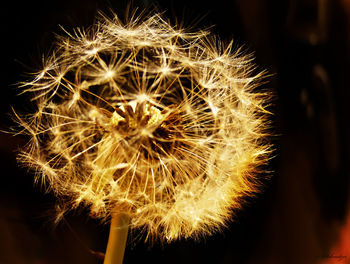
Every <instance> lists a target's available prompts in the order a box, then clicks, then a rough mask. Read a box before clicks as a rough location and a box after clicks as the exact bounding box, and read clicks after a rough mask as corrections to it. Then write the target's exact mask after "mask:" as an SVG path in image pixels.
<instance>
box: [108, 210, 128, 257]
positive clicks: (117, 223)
mask: <svg viewBox="0 0 350 264" xmlns="http://www.w3.org/2000/svg"><path fill="white" fill-rule="evenodd" d="M129 222H130V218H129V216H127V215H125V214H113V215H112V220H111V227H110V231H109V237H108V244H107V250H106V254H105V259H104V262H103V264H122V263H123V257H124V251H125V246H126V239H127V237H128V227H129Z"/></svg>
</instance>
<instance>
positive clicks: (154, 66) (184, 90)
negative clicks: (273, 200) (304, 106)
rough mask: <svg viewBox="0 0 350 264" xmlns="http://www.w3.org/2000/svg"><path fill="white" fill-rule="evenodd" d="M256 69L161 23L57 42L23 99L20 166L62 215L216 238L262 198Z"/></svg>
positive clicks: (235, 54) (261, 104)
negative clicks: (85, 212) (27, 106)
mask: <svg viewBox="0 0 350 264" xmlns="http://www.w3.org/2000/svg"><path fill="white" fill-rule="evenodd" d="M253 72H254V65H253V64H252V63H251V58H250V57H247V56H244V55H242V54H241V52H239V51H233V49H232V43H231V44H230V45H227V46H224V45H222V44H221V43H220V42H219V41H217V40H216V39H215V38H214V37H212V36H211V35H210V33H209V32H205V31H199V32H193V33H191V32H187V31H186V30H183V29H181V28H178V27H172V26H170V24H169V23H167V22H165V21H164V20H163V19H162V17H161V16H160V15H158V14H156V15H153V16H150V17H148V18H147V19H145V20H141V19H140V18H137V19H135V20H131V21H129V22H127V23H126V24H123V23H122V22H120V21H119V20H118V18H117V17H115V18H114V19H112V20H110V19H107V18H105V17H101V18H100V20H99V21H98V22H97V23H96V24H95V26H93V27H92V28H90V29H88V30H86V31H84V30H82V29H79V30H76V31H75V33H74V34H68V36H66V37H60V38H59V40H58V42H57V46H56V48H55V50H54V52H53V53H52V54H51V55H50V56H49V57H48V58H47V59H46V63H45V65H44V67H43V69H42V70H41V71H40V72H39V73H38V74H37V75H36V76H35V77H34V78H33V80H32V81H30V82H27V83H25V84H24V85H23V87H25V89H24V90H23V92H30V93H31V94H33V101H34V102H35V103H36V105H37V111H36V113H34V114H33V115H30V116H28V117H18V121H19V122H20V123H21V125H22V126H23V127H24V129H25V131H26V132H27V133H29V134H30V135H31V141H30V144H29V146H28V147H27V148H26V149H25V150H24V151H23V152H22V153H21V155H20V160H21V162H23V163H24V164H25V165H27V166H29V167H31V168H33V169H34V170H35V171H36V172H37V174H36V180H37V181H41V182H43V184H44V185H45V186H46V187H47V188H48V189H49V190H52V191H53V192H54V193H55V195H56V196H57V197H58V198H59V201H61V202H62V203H63V204H64V206H63V208H65V209H67V208H70V209H74V208H76V207H78V206H80V205H82V206H85V207H88V208H89V211H90V212H91V214H92V215H93V216H94V217H99V218H102V219H105V220H106V219H108V217H109V216H110V214H111V212H116V213H123V214H126V215H128V216H129V217H130V219H131V223H130V225H131V227H132V228H142V229H144V230H145V231H146V234H147V237H148V236H151V237H160V238H161V239H167V240H173V239H178V238H180V237H196V236H198V235H200V234H207V233H211V232H213V231H215V230H217V229H218V228H220V227H221V226H223V225H224V224H225V222H226V221H227V220H228V219H229V218H230V216H231V214H232V212H233V211H234V209H238V208H240V207H241V204H242V201H243V200H244V197H245V196H249V195H251V194H254V193H256V191H258V188H259V184H258V182H259V180H258V179H259V176H258V174H257V172H258V171H259V168H260V166H261V165H262V164H264V163H265V162H266V160H267V159H268V153H269V148H270V145H269V144H268V142H267V140H266V113H267V111H266V110H265V106H266V100H267V98H268V96H267V95H266V94H265V93H263V92H257V91H256V90H257V89H256V88H257V86H258V85H259V80H260V78H261V75H262V74H257V75H254V74H253Z"/></svg>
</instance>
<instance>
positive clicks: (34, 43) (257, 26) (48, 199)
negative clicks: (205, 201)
mask: <svg viewBox="0 0 350 264" xmlns="http://www.w3.org/2000/svg"><path fill="white" fill-rule="evenodd" d="M127 4H128V2H127V1H102V0H100V1H97V0H70V1H69V0H61V1H58V0H52V1H26V2H18V1H7V3H6V4H5V5H4V4H1V5H2V6H1V18H0V19H1V35H0V36H1V44H2V47H1V53H0V56H1V57H0V61H1V66H2V70H1V72H0V76H1V88H0V89H1V92H0V100H1V102H0V112H1V116H0V129H1V130H9V126H11V125H12V123H11V117H10V115H11V108H10V106H13V107H14V108H16V109H18V110H19V111H26V110H27V109H30V102H29V100H28V98H26V97H25V96H17V93H18V90H16V83H18V82H20V81H23V80H25V79H26V77H25V73H26V72H32V71H33V70H37V69H40V67H41V56H42V54H46V53H48V52H49V50H50V47H52V44H51V43H52V42H53V41H54V38H55V37H54V33H61V34H62V30H61V29H60V28H59V26H58V25H62V26H63V27H65V28H67V29H68V30H69V29H72V28H74V27H77V26H80V27H81V26H88V25H91V24H92V23H93V19H94V17H95V15H96V12H97V10H102V11H105V12H107V13H108V12H109V11H108V10H109V8H111V9H112V10H113V11H114V12H115V13H117V14H118V15H120V16H123V14H124V13H125V9H126V7H127ZM153 4H157V5H158V7H159V10H161V11H163V10H166V16H167V17H169V18H170V19H172V20H173V21H175V18H177V19H178V20H180V21H181V20H183V21H184V22H185V25H188V26H192V27H194V28H195V29H196V28H202V27H207V26H211V25H215V26H214V27H213V28H212V30H213V32H214V33H215V34H218V35H220V37H221V39H222V40H224V41H229V40H230V39H232V38H233V39H234V41H235V44H236V45H237V46H241V45H244V46H245V48H246V49H247V50H248V51H250V52H252V51H255V57H256V62H257V63H258V65H259V68H260V69H267V70H268V71H269V72H270V73H271V74H273V76H272V77H270V82H269V83H268V84H267V85H265V86H266V87H269V89H271V90H272V91H273V92H274V94H275V95H276V96H275V100H274V102H273V106H272V111H273V112H274V113H275V115H274V116H273V117H272V118H271V122H272V124H273V127H274V129H273V130H274V132H273V133H274V134H275V135H278V136H276V137H273V139H272V140H273V142H274V144H275V149H276V151H275V156H276V157H275V158H273V159H272V160H271V163H270V164H269V165H268V166H269V168H270V169H271V170H273V171H274V173H273V177H272V178H271V180H270V181H269V182H268V183H267V185H266V188H265V190H264V192H263V193H261V194H260V195H258V196H257V197H256V198H255V199H252V200H251V201H249V203H248V204H247V206H246V207H245V208H244V210H242V211H240V212H239V213H238V214H237V217H236V219H235V220H234V222H232V223H231V224H230V225H229V227H228V228H227V229H225V230H223V232H222V233H219V234H216V235H214V236H211V237H207V238H205V239H202V240H200V241H192V240H188V241H186V240H184V241H179V242H175V243H172V244H170V245H168V244H164V245H160V244H157V243H156V244H155V245H153V246H151V245H149V244H147V243H146V244H145V243H143V242H142V241H139V242H137V241H136V242H130V243H129V245H128V247H127V249H126V253H125V262H124V263H125V264H127V263H138V262H143V263H154V264H155V263H184V264H185V263H239V264H240V263H254V264H255V263H259V264H260V263H261V264H263V263H291V264H295V263H308V264H310V263H321V262H322V261H327V259H329V257H330V251H329V250H330V249H331V248H332V246H333V244H334V243H336V242H337V239H338V233H339V227H340V226H341V225H342V224H343V223H344V221H345V219H346V215H347V212H348V211H349V210H348V209H349V204H348V203H347V202H348V201H349V199H348V198H349V192H348V190H349V180H348V178H349V170H348V164H349V155H348V154H349V150H350V144H349V135H350V134H349V132H350V130H349V122H348V121H349V117H348V115H349V103H348V101H349V78H348V76H349V74H350V71H349V40H348V33H349V27H348V25H349V22H348V16H347V14H348V13H350V5H348V6H347V4H346V1H345V0H344V1H340V0H334V1H332V0H330V1H327V0H321V1H313V0H306V1H302V0H300V1H292V0H290V1H288V0H286V1H280V0H241V1H239V0H236V1H222V0H216V1H208V2H204V1H199V0H192V1H190V0H187V1H184V0H177V1H175V0H173V1H158V2H156V1H151V0H149V1H147V0H144V1H136V0H135V1H134V2H133V3H132V4H131V6H132V7H139V8H140V9H143V8H145V7H146V8H147V7H152V5H153ZM322 4H325V6H326V7H325V9H324V10H325V11H324V12H323V11H322V10H323V9H322ZM320 10H321V11H320ZM318 11H320V13H318ZM320 14H321V15H320ZM194 22H195V23H194ZM26 140H27V139H26V138H24V137H20V136H16V137H14V136H12V135H10V134H8V133H2V132H1V133H0V157H1V159H0V164H1V170H0V172H1V176H0V177H1V178H0V263H1V264H12V263H30V264H31V263H33V264H46V263H50V264H51V263H52V264H56V263H57V264H58V263H67V264H69V263H86V264H88V263H91V264H92V263H102V262H103V261H102V260H100V259H99V258H98V256H97V255H98V254H93V252H92V251H97V252H103V251H104V250H105V246H106V242H107V238H108V226H104V225H102V224H101V223H100V222H99V221H97V220H94V219H90V218H88V216H87V213H86V212H85V211H84V210H81V211H79V212H74V213H71V214H69V215H67V217H66V219H65V221H64V222H62V223H61V224H59V225H58V226H56V227H54V225H53V218H54V205H55V198H54V197H53V196H52V195H51V194H50V193H49V194H45V193H44V192H42V191H41V190H40V187H38V186H33V175H32V174H30V173H28V172H27V171H26V170H25V169H23V168H19V167H18V165H17V163H16V154H15V151H16V150H18V149H19V148H21V146H23V145H24V144H25V142H26ZM349 235H350V234H349ZM339 261H349V262H350V256H347V260H346V259H345V258H342V259H340V260H339ZM339 263H342V262H339ZM343 263H346V262H343Z"/></svg>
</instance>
